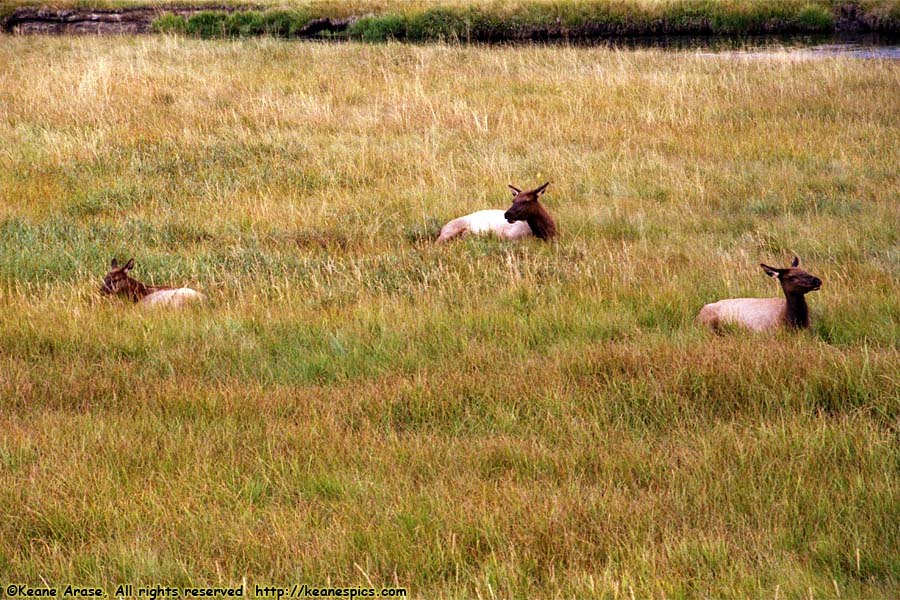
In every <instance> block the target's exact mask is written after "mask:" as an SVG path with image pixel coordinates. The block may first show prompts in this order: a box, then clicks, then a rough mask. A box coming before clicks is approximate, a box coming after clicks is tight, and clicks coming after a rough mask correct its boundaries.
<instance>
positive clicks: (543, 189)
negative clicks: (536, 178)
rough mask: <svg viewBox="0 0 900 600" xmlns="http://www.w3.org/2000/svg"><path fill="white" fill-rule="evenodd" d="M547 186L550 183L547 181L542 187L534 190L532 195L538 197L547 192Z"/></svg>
mask: <svg viewBox="0 0 900 600" xmlns="http://www.w3.org/2000/svg"><path fill="white" fill-rule="evenodd" d="M548 185H550V182H549V181H548V182H547V183H545V184H544V185H542V186H541V187H539V188H537V189H535V190H534V193H535V194H537V195H538V196H540V195H542V194H543V193H544V192H546V191H547V186H548Z"/></svg>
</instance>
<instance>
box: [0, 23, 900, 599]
mask: <svg viewBox="0 0 900 600" xmlns="http://www.w3.org/2000/svg"><path fill="white" fill-rule="evenodd" d="M235 26H237V27H240V26H242V25H241V24H238V23H235ZM0 65H2V70H3V72H4V73H5V77H4V79H3V81H2V84H0V142H2V143H0V310H2V314H3V317H2V318H0V507H2V508H0V581H4V582H11V581H23V582H25V581H27V582H31V583H34V584H40V583H41V582H42V581H47V582H49V583H65V582H69V581H71V582H81V583H85V584H87V583H102V584H106V585H113V584H115V583H119V582H132V583H138V582H142V583H151V584H152V583H162V584H170V585H187V584H188V583H193V584H197V583H219V584H231V585H236V584H239V583H241V581H242V580H243V578H245V577H246V579H247V582H248V584H249V585H253V584H254V583H260V584H273V583H274V584H277V585H282V584H288V583H292V582H295V581H298V582H306V583H309V584H311V585H326V584H328V583H329V582H330V583H332V584H334V585H359V584H362V585H367V584H366V581H367V580H371V581H372V582H373V583H374V584H375V585H376V586H378V587H380V586H389V585H401V586H405V587H407V588H409V590H410V592H411V593H412V594H413V595H414V596H415V597H421V598H433V597H445V598H463V597H479V596H480V597H484V598H487V597H502V598H514V597H515V598H518V597H536V596H537V597H566V598H568V597H599V598H630V597H632V595H633V596H634V597H637V598H647V597H658V598H661V597H667V598H694V597H717V598H758V597H775V596H776V595H778V596H779V597H782V598H807V597H809V596H810V595H812V596H813V597H816V598H838V597H840V598H853V597H865V598H875V597H877V598H882V597H893V596H896V595H897V593H898V590H900V551H898V548H897V543H896V540H897V523H898V522H900V458H898V457H900V439H898V418H900V378H898V374H897V365H898V364H900V362H898V361H900V299H898V295H897V293H896V290H897V286H898V282H900V281H898V280H900V266H898V265H900V253H898V250H897V248H898V243H900V233H898V231H900V228H898V226H897V224H898V222H900V208H898V203H897V190H898V189H900V175H898V171H897V168H896V165H897V164H900V150H898V148H900V127H898V125H900V122H898V112H897V103H896V99H897V94H898V91H900V90H898V87H900V65H897V64H896V63H892V62H880V61H867V62H856V61H853V60H847V59H825V60H808V59H803V58H798V57H796V56H795V55H789V54H777V53H776V54H774V55H773V56H772V57H770V58H766V59H754V60H741V59H734V58H729V57H725V56H723V57H709V56H703V55H700V54H695V53H662V52H655V51H639V52H622V51H613V50H603V49H589V48H569V47H553V48H546V47H543V48H542V47H521V48H504V47H495V48H479V47H460V46H454V45H440V44H438V45H432V46H407V45H398V44H385V45H379V46H365V45H357V44H352V43H351V44H342V45H313V44H297V43H290V42H281V41H277V40H273V39H265V38H264V39H251V40H214V41H201V40H196V39H189V38H182V37H173V36H161V37H153V38H146V37H144V38H132V39H119V38H116V39H112V38H108V39H96V38H51V37H28V38H19V37H9V38H7V39H6V40H5V44H3V45H2V46H0ZM546 180H551V181H552V182H553V183H552V184H551V187H550V189H549V191H548V194H547V195H546V196H545V198H546V205H547V207H548V209H549V210H550V211H551V212H552V213H553V214H554V215H555V217H556V218H557V222H558V225H559V229H560V236H559V238H558V239H557V240H555V241H553V242H551V243H548V244H542V243H539V242H537V241H529V242H525V243H520V244H512V243H505V242H501V241H498V240H495V239H467V240H463V241H460V242H458V243H452V244H449V245H446V246H441V247H437V246H436V245H435V244H434V243H433V239H434V237H435V236H436V233H437V230H438V229H439V227H440V225H441V224H442V223H444V222H446V221H447V220H449V219H450V218H452V217H455V216H458V215H460V214H464V213H467V212H471V211H473V210H476V209H480V208H488V207H497V208H505V207H506V206H507V203H508V202H509V194H508V192H507V190H506V184H507V183H515V184H518V185H522V186H525V185H531V184H537V183H540V182H543V181H546ZM793 253H797V254H799V255H800V256H801V258H802V259H803V261H804V265H805V266H806V268H807V269H808V270H809V271H810V272H812V273H813V274H815V275H817V276H819V277H821V278H822V279H823V281H824V286H823V288H822V290H821V291H819V292H815V293H813V294H812V295H811V296H810V304H811V307H812V319H813V326H812V328H811V329H810V330H809V331H808V332H805V333H802V334H798V335H772V336H760V335H748V334H745V333H742V332H739V331H732V332H729V333H728V334H726V335H723V336H711V335H709V334H707V333H706V332H704V331H702V330H700V329H699V328H698V327H697V326H696V325H695V324H694V322H693V319H694V316H695V315H696V313H697V311H698V310H699V309H700V307H701V306H702V305H703V304H704V303H706V302H709V301H712V300H716V299H719V298H725V297H735V296H745V295H746V296H763V297H764V296H770V295H776V294H777V293H778V290H777V287H776V285H775V284H774V282H772V281H771V280H770V279H768V278H766V277H765V276H764V274H763V273H762V271H761V270H760V269H759V267H758V266H757V263H759V262H768V263H784V262H787V261H788V260H789V259H790V257H791V256H792V255H793ZM113 256H118V257H119V259H120V260H124V259H126V258H128V257H131V256H134V257H135V258H136V260H137V269H136V271H135V275H136V276H137V277H138V278H140V279H142V280H144V281H146V282H148V283H149V282H152V283H155V284H179V285H181V284H185V285H191V286H192V287H195V288H196V289H199V290H200V291H202V292H203V293H204V294H206V295H207V296H208V299H209V300H208V302H207V303H206V305H204V306H202V307H197V308H194V309H190V310H187V311H183V312H179V313H166V312H149V313H147V312H142V311H140V310H138V309H137V308H136V307H135V306H133V305H130V304H128V303H127V302H120V301H117V300H110V299H107V298H104V297H102V296H101V295H100V294H99V292H98V288H99V286H100V283H101V281H102V277H103V275H104V273H105V270H106V267H107V265H108V264H109V260H110V258H112V257H113Z"/></svg>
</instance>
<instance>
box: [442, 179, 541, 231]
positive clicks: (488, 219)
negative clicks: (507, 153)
mask: <svg viewBox="0 0 900 600" xmlns="http://www.w3.org/2000/svg"><path fill="white" fill-rule="evenodd" d="M548 185H550V182H549V181H548V182H547V183H545V184H544V185H542V186H539V187H536V188H534V189H533V190H527V191H524V192H523V191H522V190H520V189H519V188H517V187H516V186H514V185H510V186H509V189H510V190H511V191H512V195H513V203H512V206H510V207H509V209H507V210H506V212H504V211H502V210H499V209H496V210H479V211H478V212H473V213H472V214H470V215H466V216H464V217H459V218H456V219H453V220H452V221H450V222H449V223H447V224H446V225H444V226H443V227H441V234H440V236H438V239H437V241H438V242H446V241H447V240H451V239H453V238H455V237H459V236H463V235H467V234H470V233H472V234H476V235H484V234H490V233H493V234H494V235H496V236H497V237H499V238H501V239H504V240H518V239H521V238H525V237H529V236H532V235H533V236H535V237H536V238H538V239H541V240H549V239H550V238H552V237H553V236H555V235H556V223H555V222H554V221H553V217H551V216H550V213H548V212H547V210H546V209H545V208H544V207H543V206H542V205H541V203H540V202H539V201H538V198H540V197H541V196H542V195H543V194H544V192H545V191H547V186H548Z"/></svg>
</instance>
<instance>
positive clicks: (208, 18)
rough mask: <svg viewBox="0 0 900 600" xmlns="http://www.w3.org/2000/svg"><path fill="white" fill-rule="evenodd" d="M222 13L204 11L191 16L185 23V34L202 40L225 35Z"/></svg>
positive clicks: (224, 16)
mask: <svg viewBox="0 0 900 600" xmlns="http://www.w3.org/2000/svg"><path fill="white" fill-rule="evenodd" d="M227 18H228V15H227V14H225V13H223V12H218V11H211V10H204V11H202V12H198V13H197V14H194V15H191V18H190V19H188V21H187V32H188V33H189V34H190V35H198V36H200V37H202V38H211V37H221V36H223V35H225V19H227Z"/></svg>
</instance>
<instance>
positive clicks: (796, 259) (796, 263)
mask: <svg viewBox="0 0 900 600" xmlns="http://www.w3.org/2000/svg"><path fill="white" fill-rule="evenodd" d="M799 266H800V258H799V257H798V256H796V255H795V256H794V260H793V261H792V262H791V267H799Z"/></svg>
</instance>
